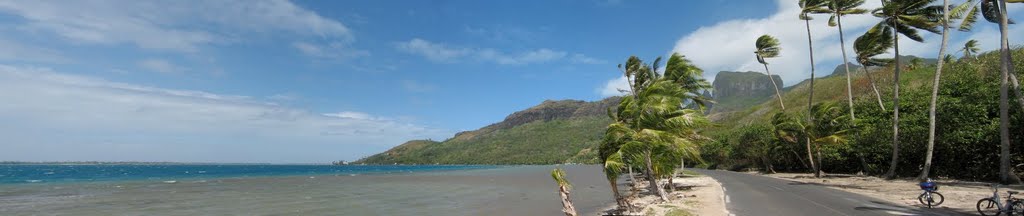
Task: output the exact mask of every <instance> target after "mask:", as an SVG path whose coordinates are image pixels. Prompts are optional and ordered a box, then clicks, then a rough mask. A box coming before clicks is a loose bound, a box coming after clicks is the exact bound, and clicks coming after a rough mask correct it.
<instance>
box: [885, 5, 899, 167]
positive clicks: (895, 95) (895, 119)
mask: <svg viewBox="0 0 1024 216" xmlns="http://www.w3.org/2000/svg"><path fill="white" fill-rule="evenodd" d="M892 25H893V26H892V27H893V28H894V29H895V28H896V20H895V19H894V20H893V23H892ZM892 35H893V45H894V47H893V48H894V50H895V52H896V67H894V73H893V80H892V107H893V108H892V111H893V112H892V161H890V162H889V171H888V172H886V173H885V178H886V179H893V178H896V166H898V165H899V162H900V33H899V32H897V31H895V30H894V31H893V32H892Z"/></svg>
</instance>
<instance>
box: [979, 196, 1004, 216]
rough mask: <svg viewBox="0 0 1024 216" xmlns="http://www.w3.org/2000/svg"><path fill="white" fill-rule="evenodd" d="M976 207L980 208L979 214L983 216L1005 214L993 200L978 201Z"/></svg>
mask: <svg viewBox="0 0 1024 216" xmlns="http://www.w3.org/2000/svg"><path fill="white" fill-rule="evenodd" d="M976 207H977V208H978V214H981V216H997V215H1000V214H1002V213H1003V212H1002V209H1000V207H999V204H998V203H996V201H995V200H992V198H984V199H981V200H978V205H977V206H976Z"/></svg>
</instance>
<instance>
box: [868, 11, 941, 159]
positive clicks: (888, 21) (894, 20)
mask: <svg viewBox="0 0 1024 216" xmlns="http://www.w3.org/2000/svg"><path fill="white" fill-rule="evenodd" d="M933 1H935V0H882V7H881V8H878V9H875V10H873V11H872V12H871V14H872V15H874V16H875V17H878V18H881V19H882V21H881V22H879V23H878V24H876V26H878V25H881V26H882V28H891V29H893V30H892V31H891V32H892V37H893V45H894V46H893V50H895V53H894V56H895V62H896V66H895V71H894V73H893V97H892V98H893V100H892V101H893V115H892V137H893V138H892V140H893V141H892V160H891V162H890V163H889V171H888V172H886V174H885V176H886V178H888V179H892V178H894V177H895V176H896V167H897V165H899V152H900V136H899V129H900V127H899V122H900V45H899V38H900V37H899V36H900V35H903V36H906V37H907V38H910V39H911V40H914V41H917V42H923V41H924V38H922V37H921V35H919V34H918V33H917V30H918V29H920V30H925V31H929V32H933V33H936V34H937V33H939V30H938V28H937V27H938V25H939V20H940V19H941V18H940V16H941V15H942V14H941V11H942V8H941V7H942V6H930V4H931V3H932V2H933Z"/></svg>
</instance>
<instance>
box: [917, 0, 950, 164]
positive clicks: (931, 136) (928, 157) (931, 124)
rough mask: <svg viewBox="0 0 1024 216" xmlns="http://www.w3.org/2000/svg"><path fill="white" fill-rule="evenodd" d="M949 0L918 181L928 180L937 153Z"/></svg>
mask: <svg viewBox="0 0 1024 216" xmlns="http://www.w3.org/2000/svg"><path fill="white" fill-rule="evenodd" d="M948 20H949V0H943V1H942V44H941V46H940V47H939V62H938V64H936V68H935V79H934V80H933V81H932V100H931V106H930V107H929V108H928V151H927V152H925V157H924V169H922V170H921V175H920V176H918V177H917V179H920V180H925V179H928V174H929V173H928V172H929V171H931V168H932V155H933V152H934V151H935V121H936V117H935V106H936V105H935V104H936V102H937V101H938V99H939V82H940V81H941V80H942V64H944V63H945V61H946V58H943V57H945V56H946V43H947V42H948V41H949V22H948Z"/></svg>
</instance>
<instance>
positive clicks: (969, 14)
mask: <svg viewBox="0 0 1024 216" xmlns="http://www.w3.org/2000/svg"><path fill="white" fill-rule="evenodd" d="M1007 2H1010V3H1024V0H1009V1H1007ZM1000 8H1004V7H1003V6H1000V2H998V1H996V0H968V1H967V2H966V3H964V4H961V5H960V6H957V7H956V8H954V9H953V13H952V14H951V15H953V16H956V17H961V16H962V17H963V19H964V20H963V22H961V23H960V28H959V29H960V31H970V30H971V28H973V26H974V23H975V22H977V20H978V18H977V17H978V13H981V14H982V16H983V17H985V20H986V21H988V22H990V23H996V24H999V25H1000V28H999V31H1000V33H1002V34H1003V35H1005V34H1006V32H1005V30H1006V29H1005V28H1004V27H1006V26H1005V25H1009V24H1014V22H1013V20H1011V19H1009V18H1007V19H1006V23H1005V24H1004V23H1003V19H1002V17H1003V16H1002V15H1000V14H1001V12H1000V11H1002V10H1000ZM979 11H980V12H979ZM1007 40H1009V39H1008V38H1007V37H1002V38H1001V41H1002V42H1000V50H999V51H1000V54H1001V55H1002V54H1004V52H1006V53H1005V55H1007V56H1009V55H1010V54H1009V42H1008V41H1007ZM1003 43H1006V47H1007V48H1006V50H1003V48H1002V47H1003V46H1002V45H1003ZM1009 60H1010V58H1009V57H1007V59H1006V60H1005V61H1003V62H1004V63H1003V64H1006V65H1007V66H1006V67H1007V73H1008V74H1009V75H1010V84H1011V85H1013V91H1014V92H1017V94H1016V95H1017V103H1018V104H1020V107H1021V109H1022V110H1024V92H1021V88H1020V82H1019V81H1018V80H1017V75H1016V73H1014V72H1013V69H1014V67H1013V62H1012V61H1009Z"/></svg>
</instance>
